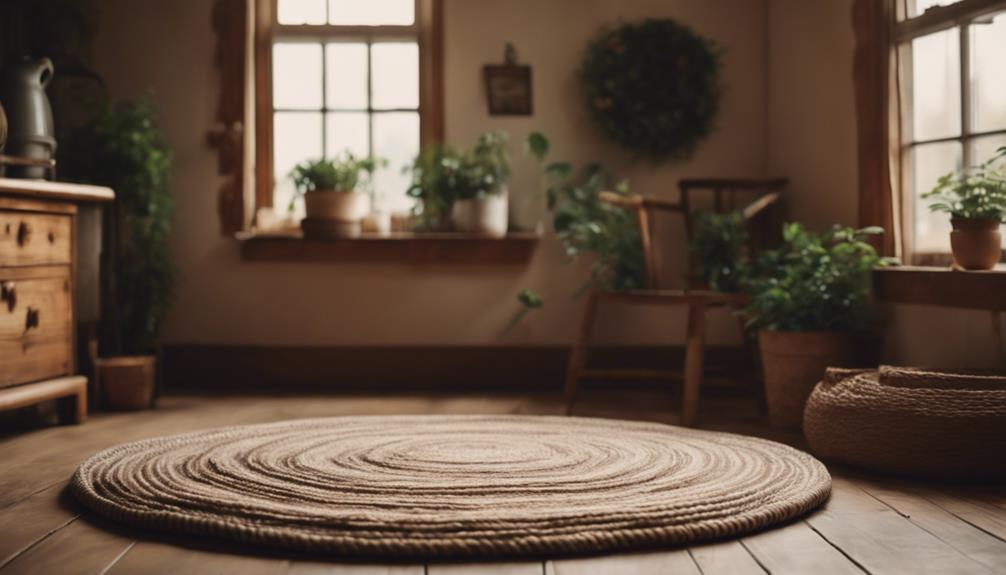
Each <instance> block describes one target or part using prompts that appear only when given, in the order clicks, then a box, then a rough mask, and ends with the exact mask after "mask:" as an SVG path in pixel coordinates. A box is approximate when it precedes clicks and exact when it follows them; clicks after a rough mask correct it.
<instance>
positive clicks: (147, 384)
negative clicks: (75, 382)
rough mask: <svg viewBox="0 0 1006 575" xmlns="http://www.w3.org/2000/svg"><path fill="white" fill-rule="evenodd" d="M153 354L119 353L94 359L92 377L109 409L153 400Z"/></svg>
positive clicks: (138, 406) (132, 407)
mask: <svg viewBox="0 0 1006 575" xmlns="http://www.w3.org/2000/svg"><path fill="white" fill-rule="evenodd" d="M156 366H157V357H156V356H153V355H135V356H120V357H109V358H98V359H96V360H95V364H94V370H95V380H96V385H97V387H98V389H100V390H101V391H102V395H103V396H104V400H105V405H107V406H108V407H109V408H111V409H124V410H136V409H147V408H148V407H150V406H151V405H152V404H153V401H154V382H155V375H156V370H155V368H156Z"/></svg>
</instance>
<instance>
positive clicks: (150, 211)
mask: <svg viewBox="0 0 1006 575" xmlns="http://www.w3.org/2000/svg"><path fill="white" fill-rule="evenodd" d="M66 145H67V147H68V150H67V154H66V159H67V161H66V163H65V164H64V166H63V168H64V173H65V174H66V175H68V176H69V177H71V178H72V179H75V180H78V181H83V182H88V183H93V184H99V185H105V186H109V187H111V188H112V189H113V190H115V194H116V199H115V203H114V205H113V206H112V207H111V213H110V214H109V215H110V216H111V217H106V218H105V222H104V233H105V234H106V243H105V250H106V251H105V254H106V256H105V257H106V258H107V260H106V263H107V264H108V265H107V266H104V268H105V269H104V271H105V272H107V273H105V274H104V277H103V279H102V281H103V290H102V291H103V297H104V298H106V299H105V300H104V301H103V302H102V333H101V345H102V350H101V351H102V353H103V354H105V355H122V354H134V353H148V352H150V351H152V350H153V349H154V348H155V346H156V341H157V335H158V332H159V329H160V325H161V321H162V320H163V318H164V316H165V314H166V313H167V311H168V308H169V307H170V305H171V301H172V296H173V293H174V286H175V268H174V265H173V263H172V261H171V256H170V253H169V250H168V238H169V236H170V233H171V217H172V207H173V202H172V198H171V194H170V189H169V177H170V174H171V162H172V155H171V150H170V149H169V148H168V146H167V144H166V143H165V141H164V138H163V136H162V134H161V130H160V128H159V127H158V123H157V111H156V109H155V108H154V105H153V102H152V101H151V100H150V99H149V98H147V99H143V100H140V101H138V102H136V103H129V102H121V103H116V104H109V105H105V106H104V107H102V108H101V109H100V111H99V112H98V113H97V115H96V116H95V117H94V118H93V119H92V120H91V121H89V122H88V123H86V124H84V125H83V126H82V127H81V128H80V129H78V130H77V131H76V132H75V133H74V134H73V136H72V137H71V138H70V140H69V141H68V142H67V143H66Z"/></svg>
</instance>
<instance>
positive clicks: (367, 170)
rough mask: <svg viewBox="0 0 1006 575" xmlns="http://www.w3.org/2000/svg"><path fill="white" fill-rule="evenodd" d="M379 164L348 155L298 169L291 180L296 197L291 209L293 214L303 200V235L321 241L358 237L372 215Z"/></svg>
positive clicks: (315, 162)
mask: <svg viewBox="0 0 1006 575" xmlns="http://www.w3.org/2000/svg"><path fill="white" fill-rule="evenodd" d="M378 163H379V161H378V160H375V159H373V158H356V157H355V156H354V155H353V154H352V153H350V152H346V153H345V154H344V155H343V156H342V157H336V158H333V159H326V158H322V159H319V160H309V161H306V162H303V163H301V164H298V165H297V166H295V167H294V168H293V170H292V171H291V172H290V177H291V178H292V179H293V183H294V186H295V188H296V193H295V194H294V197H293V198H292V199H291V200H290V206H289V209H290V211H293V206H294V202H295V201H296V200H297V199H299V198H301V197H303V198H304V208H305V212H306V215H307V217H306V218H305V219H304V221H303V222H301V226H302V227H303V229H304V234H305V235H307V236H314V237H322V238H324V237H328V236H333V237H355V236H358V235H359V234H360V222H361V221H362V220H363V218H364V217H365V216H366V215H367V213H368V212H369V211H370V196H369V194H368V193H367V192H369V190H370V186H371V182H372V178H373V174H374V170H376V169H377V166H378Z"/></svg>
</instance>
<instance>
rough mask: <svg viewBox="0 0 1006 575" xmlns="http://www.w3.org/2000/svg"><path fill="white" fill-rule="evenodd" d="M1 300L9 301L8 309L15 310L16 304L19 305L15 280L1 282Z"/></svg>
mask: <svg viewBox="0 0 1006 575" xmlns="http://www.w3.org/2000/svg"><path fill="white" fill-rule="evenodd" d="M0 301H2V302H6V303H7V311H9V312H11V311H14V306H16V305H17V287H15V286H14V282H3V284H0Z"/></svg>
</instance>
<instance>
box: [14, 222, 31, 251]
mask: <svg viewBox="0 0 1006 575" xmlns="http://www.w3.org/2000/svg"><path fill="white" fill-rule="evenodd" d="M30 239H31V226H29V225H28V222H21V223H20V224H19V225H18V226H17V245H19V246H24V245H25V244H27V243H28V240H30Z"/></svg>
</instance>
